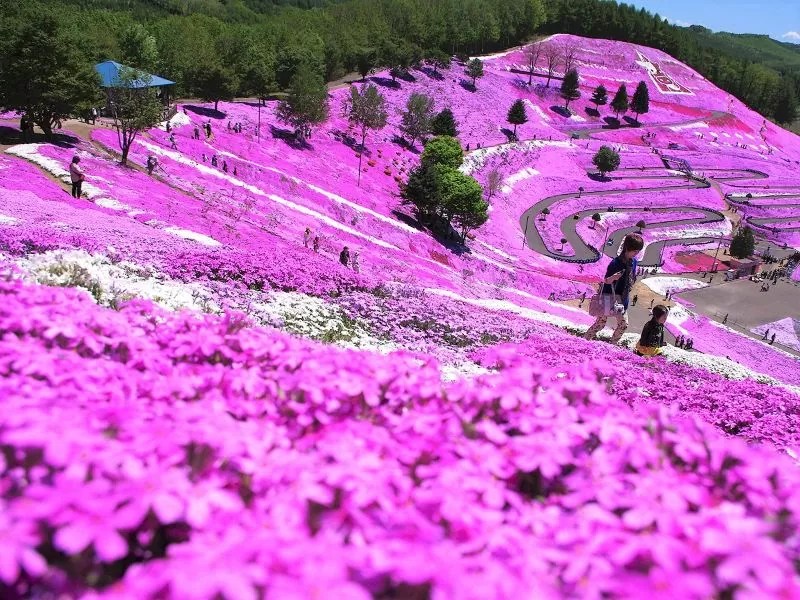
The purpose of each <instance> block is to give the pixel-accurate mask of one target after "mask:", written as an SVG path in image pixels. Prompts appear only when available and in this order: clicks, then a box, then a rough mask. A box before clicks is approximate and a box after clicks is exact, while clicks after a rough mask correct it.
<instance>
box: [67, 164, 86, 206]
mask: <svg viewBox="0 0 800 600" xmlns="http://www.w3.org/2000/svg"><path fill="white" fill-rule="evenodd" d="M80 162H81V157H80V156H73V157H72V162H71V163H70V165H69V180H70V181H71V182H72V197H73V198H80V197H81V186H82V185H83V180H84V179H86V174H85V173H84V172H83V169H81V165H80Z"/></svg>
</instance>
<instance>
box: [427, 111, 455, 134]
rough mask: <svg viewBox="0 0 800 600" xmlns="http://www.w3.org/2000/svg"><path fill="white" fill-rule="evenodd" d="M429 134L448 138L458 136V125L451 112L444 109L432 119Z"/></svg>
mask: <svg viewBox="0 0 800 600" xmlns="http://www.w3.org/2000/svg"><path fill="white" fill-rule="evenodd" d="M431 133H432V134H433V135H447V136H450V137H456V136H458V125H457V124H456V119H455V117H454V116H453V111H452V110H450V109H449V108H445V109H444V110H443V111H442V112H440V113H439V114H438V115H436V116H435V117H434V118H433V122H432V123H431Z"/></svg>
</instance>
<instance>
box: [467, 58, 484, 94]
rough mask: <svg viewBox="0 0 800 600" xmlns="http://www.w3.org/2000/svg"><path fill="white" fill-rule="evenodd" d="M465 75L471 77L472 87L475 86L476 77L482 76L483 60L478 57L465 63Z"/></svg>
mask: <svg viewBox="0 0 800 600" xmlns="http://www.w3.org/2000/svg"><path fill="white" fill-rule="evenodd" d="M467 75H468V76H470V77H472V87H475V82H476V81H477V80H478V77H483V61H482V60H481V59H480V58H473V59H472V60H471V61H469V62H468V63H467Z"/></svg>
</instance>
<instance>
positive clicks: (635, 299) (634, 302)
mask: <svg viewBox="0 0 800 600" xmlns="http://www.w3.org/2000/svg"><path fill="white" fill-rule="evenodd" d="M638 301H639V294H635V295H634V296H633V300H632V301H631V305H632V306H636V303H637V302H638Z"/></svg>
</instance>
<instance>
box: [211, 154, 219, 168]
mask: <svg viewBox="0 0 800 600" xmlns="http://www.w3.org/2000/svg"><path fill="white" fill-rule="evenodd" d="M217 165H219V162H217V155H216V154H214V155H213V156H212V157H211V166H212V167H216V166H217Z"/></svg>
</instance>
